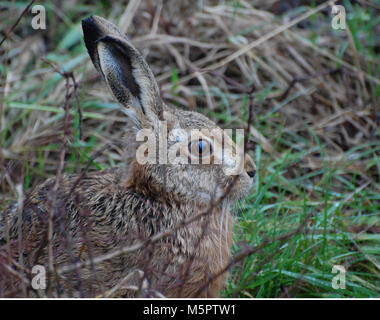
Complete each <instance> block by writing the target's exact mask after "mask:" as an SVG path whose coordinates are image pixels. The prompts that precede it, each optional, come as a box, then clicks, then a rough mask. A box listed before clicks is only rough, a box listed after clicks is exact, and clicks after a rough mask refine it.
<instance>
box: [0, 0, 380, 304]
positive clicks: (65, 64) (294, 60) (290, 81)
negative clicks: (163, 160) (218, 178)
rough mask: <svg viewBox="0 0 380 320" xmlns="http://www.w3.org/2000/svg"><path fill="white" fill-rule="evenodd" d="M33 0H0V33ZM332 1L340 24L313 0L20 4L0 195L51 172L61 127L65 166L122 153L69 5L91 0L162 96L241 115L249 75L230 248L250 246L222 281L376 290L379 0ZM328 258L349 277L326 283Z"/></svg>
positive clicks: (0, 89) (6, 79) (2, 51)
mask: <svg viewBox="0 0 380 320" xmlns="http://www.w3.org/2000/svg"><path fill="white" fill-rule="evenodd" d="M28 3H29V2H27V1H0V30H1V33H0V38H3V37H5V36H6V34H7V32H8V30H9V29H10V27H11V26H12V25H14V24H15V22H16V20H17V19H18V17H19V16H20V15H21V14H22V12H23V10H24V9H25V7H26V6H27V5H28ZM336 3H337V4H340V5H343V6H344V7H345V10H346V29H345V30H334V29H333V28H332V26H331V21H332V17H333V16H332V14H331V7H330V6H328V5H326V4H325V2H324V1H317V0H315V1H302V0H290V1H281V0H266V1H264V0H257V1H254V0H252V1H248V0H236V1H232V0H231V1H227V0H226V1H208V0H198V1H174V0H164V1H153V0H141V1H140V0H131V1H79V0H66V1H36V2H35V3H34V4H35V5H36V4H40V5H43V6H44V7H45V8H46V22H47V25H46V30H34V29H33V28H32V26H31V21H32V18H33V14H32V13H31V11H30V10H29V11H28V12H26V14H25V15H24V16H23V17H22V18H21V20H20V21H19V23H18V24H17V25H16V27H15V28H14V30H13V31H12V32H11V33H10V34H9V37H8V38H7V39H6V40H5V41H4V42H3V43H2V45H1V46H0V83H1V85H0V97H1V99H0V175H1V199H0V208H4V207H5V206H7V205H8V204H9V203H10V202H11V201H14V200H15V199H17V197H18V194H17V188H16V186H17V185H20V184H21V185H22V186H23V188H24V191H25V192H28V190H31V189H32V188H33V186H35V185H36V184H38V183H40V182H41V181H43V180H45V179H46V178H47V177H51V176H54V175H55V174H56V171H57V167H58V164H59V156H60V150H61V149H62V143H63V142H62V141H63V136H64V134H65V135H66V138H67V141H68V142H67V146H66V155H65V168H64V170H65V171H66V172H75V173H78V172H80V171H81V170H83V168H85V167H86V165H87V164H88V162H89V159H90V158H91V157H93V156H94V154H96V153H98V154H97V158H96V159H95V161H94V162H93V163H92V165H91V167H90V169H89V170H100V169H102V168H108V167H111V166H116V165H117V166H123V165H124V164H123V152H122V150H121V149H120V147H119V146H117V145H115V144H113V143H112V142H114V141H120V140H121V139H122V136H123V126H124V116H123V114H122V112H121V111H120V110H119V109H118V106H117V104H116V102H115V101H114V100H113V99H112V97H111V96H110V95H109V94H108V92H107V90H106V89H105V87H104V86H103V85H102V83H101V81H100V78H99V77H98V75H97V73H96V71H95V69H94V67H93V66H92V64H91V62H90V59H89V57H88V55H87V52H86V49H85V47H84V44H83V39H82V31H81V26H80V21H81V20H82V19H83V18H84V17H86V16H88V15H90V14H96V15H100V16H102V17H105V18H106V19H109V20H111V21H113V22H114V23H115V24H117V25H118V26H120V27H121V28H122V30H123V31H125V32H126V33H127V34H128V36H129V37H130V38H131V40H132V42H133V43H134V44H135V45H136V47H137V48H138V49H139V50H140V51H141V52H142V53H143V55H144V56H145V57H146V59H147V61H148V63H149V64H150V66H151V67H152V69H153V72H154V74H155V75H156V77H157V79H158V82H159V86H160V90H161V93H162V96H163V97H164V99H165V100H166V102H167V103H168V104H171V105H175V106H177V107H180V108H185V109H195V110H198V111H199V112H202V113H204V114H205V115H207V116H208V117H210V118H211V119H213V120H215V121H216V122H217V123H218V124H219V125H220V126H221V127H224V128H244V127H245V126H246V123H247V120H248V116H249V115H248V113H249V112H248V111H249V101H250V97H249V94H248V88H254V91H253V94H252V96H251V97H252V98H253V111H254V112H253V117H252V123H251V130H250V137H249V139H250V140H249V144H248V147H249V150H248V152H249V153H250V154H251V155H252V157H253V158H254V159H255V160H256V163H257V166H258V171H257V175H256V182H255V186H254V187H253V189H252V192H251V194H250V195H249V196H248V197H247V198H246V199H244V200H243V201H241V202H239V203H238V204H237V205H236V207H235V208H234V215H235V217H236V222H237V223H236V226H235V230H234V232H235V236H234V237H235V245H234V252H235V253H238V252H239V251H240V250H243V249H244V247H245V245H249V246H257V247H258V248H260V249H258V250H257V252H255V253H254V254H252V255H250V256H248V257H246V258H245V259H243V260H242V261H240V262H239V263H238V264H236V265H235V266H234V268H233V269H232V270H231V277H230V280H229V282H228V285H227V287H226V289H225V291H224V292H223V296H225V297H379V296H380V159H379V155H380V139H379V137H380V130H379V125H380V109H379V104H380V78H379V76H380V59H379V57H380V14H379V13H380V2H379V1H378V0H361V1H359V0H357V1H348V0H346V1H339V2H336ZM300 17H302V18H300ZM268 35H269V36H268ZM205 69H206V70H205ZM57 71H59V72H57ZM62 72H72V74H73V75H74V77H75V81H76V82H75V83H76V84H77V86H78V87H77V88H75V87H74V86H73V85H74V82H73V81H71V80H70V81H69V82H68V81H67V79H66V78H65V77H64V76H62V74H60V73H62ZM67 93H68V94H69V101H70V104H69V106H68V107H69V111H70V117H69V126H68V127H67V128H66V130H64V129H65V128H64V125H63V124H64V115H65V112H64V106H65V101H66V96H67ZM79 111H81V112H79ZM64 131H65V133H64ZM107 144H109V145H111V147H110V148H107V149H102V148H103V147H104V146H105V145H107ZM99 150H101V152H99ZM306 217H308V220H307V221H306V224H305V225H304V226H303V227H302V228H299V226H300V224H301V223H302V221H304V219H305V218H306ZM291 232H293V233H291ZM287 234H289V236H287V237H285V238H284V240H276V238H278V237H279V236H281V235H287ZM334 265H340V266H344V267H345V269H346V270H347V273H346V287H345V289H333V288H332V285H331V282H332V279H333V277H334V276H336V274H334V273H332V268H333V266H334ZM0 276H1V275H0Z"/></svg>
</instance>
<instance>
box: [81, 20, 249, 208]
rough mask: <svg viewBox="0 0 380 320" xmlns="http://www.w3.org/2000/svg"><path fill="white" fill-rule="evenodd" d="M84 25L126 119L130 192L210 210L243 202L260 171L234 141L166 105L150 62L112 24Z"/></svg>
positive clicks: (94, 55)
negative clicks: (221, 202) (211, 204)
mask: <svg viewBox="0 0 380 320" xmlns="http://www.w3.org/2000/svg"><path fill="white" fill-rule="evenodd" d="M82 26H83V33H84V39H85V43H86V47H87V49H88V52H89V55H90V57H91V59H92V62H93V63H94V65H95V67H96V69H97V70H98V72H99V73H100V75H101V77H102V78H103V80H104V81H105V83H106V84H107V86H108V88H109V89H110V90H111V92H112V94H113V95H114V97H115V98H116V99H117V101H118V102H119V103H120V104H121V106H122V107H123V110H124V111H125V113H126V115H127V118H128V128H127V135H126V138H125V145H126V150H127V151H126V152H127V153H129V158H130V155H131V153H132V154H133V158H132V160H129V161H127V168H128V169H129V170H127V171H129V172H130V174H129V175H128V178H126V185H128V186H131V187H132V186H133V187H135V188H136V189H139V191H141V192H144V193H146V194H148V193H151V194H152V193H153V194H156V195H157V194H159V195H160V194H163V193H164V194H166V195H167V196H168V197H171V198H172V199H173V200H179V201H189V202H193V201H195V202H197V203H204V204H206V203H209V201H210V200H212V199H213V200H215V201H216V200H217V199H218V197H220V196H223V195H225V194H226V193H227V191H228V195H225V197H224V198H225V199H226V200H234V199H237V198H240V197H242V196H244V195H245V194H246V193H247V192H248V190H249V188H250V187H251V180H252V177H253V175H254V173H255V164H254V163H253V161H252V159H251V158H250V157H249V156H248V155H246V156H244V155H243V152H242V148H241V147H239V146H238V145H237V144H235V143H234V142H233V141H232V139H231V138H230V134H227V133H228V132H227V133H226V132H225V131H224V130H222V129H221V128H219V127H218V126H217V125H216V124H215V123H214V122H212V121H211V120H209V119H208V118H206V117H205V116H203V115H201V114H199V113H197V112H191V111H184V110H179V109H176V108H170V107H168V106H167V105H165V103H164V102H163V101H162V99H161V97H160V93H159V89H158V85H157V82H156V80H155V78H154V75H153V73H152V71H151V70H150V68H149V66H148V65H147V63H146V62H145V60H144V58H143V57H142V55H141V54H140V53H139V52H138V51H137V50H136V48H135V47H134V46H133V45H132V44H131V43H130V41H129V40H128V38H127V37H126V36H124V35H122V34H121V33H120V31H119V30H118V29H117V28H116V27H115V26H114V25H113V24H111V23H110V22H108V21H106V20H104V19H103V18H100V17H97V16H91V17H89V18H87V19H85V20H83V22H82Z"/></svg>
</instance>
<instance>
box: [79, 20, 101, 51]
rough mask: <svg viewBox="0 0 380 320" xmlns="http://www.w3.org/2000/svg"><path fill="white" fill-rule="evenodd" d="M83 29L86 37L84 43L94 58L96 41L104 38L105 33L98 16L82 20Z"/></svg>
mask: <svg viewBox="0 0 380 320" xmlns="http://www.w3.org/2000/svg"><path fill="white" fill-rule="evenodd" d="M82 29H83V36H84V43H85V44H86V47H87V50H88V52H89V53H90V56H91V57H92V55H93V53H94V50H95V46H96V41H98V40H99V39H100V38H102V37H104V31H103V30H102V28H101V26H100V25H99V23H98V21H97V20H96V16H89V17H87V18H86V19H83V20H82Z"/></svg>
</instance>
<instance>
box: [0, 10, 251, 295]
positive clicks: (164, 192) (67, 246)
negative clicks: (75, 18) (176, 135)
mask: <svg viewBox="0 0 380 320" xmlns="http://www.w3.org/2000/svg"><path fill="white" fill-rule="evenodd" d="M83 29H84V36H85V42H86V45H87V48H88V51H89V54H90V56H91V59H92V61H93V62H94V65H95V67H96V68H97V70H98V71H99V72H100V74H101V75H102V77H103V79H104V80H105V82H106V83H107V85H108V87H109V88H110V90H111V91H112V92H113V94H114V95H115V97H116V99H117V100H118V101H119V102H120V104H121V105H122V107H123V108H126V112H127V114H128V117H129V120H130V124H129V125H128V127H127V128H126V138H125V141H124V143H125V150H126V168H112V169H109V170H103V171H100V172H95V173H87V174H85V175H83V176H77V175H64V176H63V177H62V181H60V183H59V188H58V190H57V191H54V185H55V180H54V178H52V179H49V180H47V181H46V182H45V183H43V184H42V185H40V186H38V187H37V188H36V189H35V190H34V191H33V192H31V193H30V194H29V195H28V197H27V200H26V202H25V204H24V208H23V212H22V221H19V219H18V214H17V210H18V209H17V206H12V207H11V208H9V210H8V211H7V212H6V215H7V221H8V222H9V227H10V230H9V237H10V239H11V243H10V245H11V247H12V250H13V252H14V257H15V258H17V256H18V255H17V252H18V241H17V238H18V230H19V226H20V223H21V224H22V228H23V239H22V240H23V242H22V243H23V245H24V246H23V248H22V250H23V256H24V257H25V261H24V264H25V266H26V267H27V268H31V267H32V266H33V265H35V264H42V265H44V266H46V267H47V266H48V251H47V250H48V241H47V239H48V233H47V231H48V222H49V215H52V216H53V239H52V244H53V258H54V263H55V265H56V266H58V267H59V266H64V265H70V264H72V263H75V262H78V261H87V260H89V259H90V260H91V259H92V258H94V257H99V256H101V255H103V254H106V253H108V252H111V251H113V250H115V249H117V248H120V247H125V246H129V245H133V244H136V243H139V242H141V241H147V240H148V239H149V238H150V237H152V236H153V235H157V234H159V233H160V232H163V231H166V230H170V229H172V228H175V227H176V226H178V225H180V223H181V222H182V221H184V220H185V219H189V218H191V217H194V216H195V215H197V214H199V213H201V212H207V211H208V210H209V206H210V203H211V201H216V200H218V196H219V197H220V196H221V195H223V192H224V191H225V190H226V189H227V188H228V185H229V183H231V181H232V180H233V178H232V177H230V176H227V175H225V174H224V172H223V165H219V164H213V163H211V164H209V165H205V164H198V165H190V164H187V165H185V164H178V165H170V164H169V165H158V164H144V165H143V164H140V163H138V162H137V160H136V159H135V151H136V148H137V147H138V146H139V144H138V143H137V142H136V141H135V138H134V137H135V134H136V132H137V130H138V129H141V128H150V129H152V130H153V131H155V132H156V134H157V130H158V128H157V123H158V121H159V119H164V120H166V121H167V122H168V127H169V128H181V129H183V130H185V131H186V132H189V130H191V129H202V128H207V129H217V130H221V129H219V128H218V127H217V126H216V125H215V123H213V122H212V121H210V120H209V119H207V118H206V117H204V116H203V115H201V114H199V113H196V112H188V111H183V110H177V109H172V108H169V107H168V106H166V105H165V104H164V103H163V102H162V100H161V98H160V96H159V93H158V86H157V83H156V81H155V79H154V76H153V74H152V72H151V70H150V69H149V67H148V65H147V64H146V62H145V60H144V59H143V57H142V56H141V55H140V54H139V53H138V51H137V50H136V49H135V48H134V47H133V46H132V44H130V42H129V41H128V39H127V38H126V37H125V36H123V35H121V34H120V32H119V31H118V30H117V28H116V27H115V26H113V25H112V24H110V23H109V22H107V21H106V20H104V19H102V18H100V17H90V18H88V19H86V20H85V21H84V22H83ZM204 137H205V138H207V136H204ZM225 143H230V144H233V142H232V140H228V141H227V140H226V141H225ZM233 145H234V144H233ZM234 148H238V147H237V146H235V145H234ZM254 169H255V167H254V163H253V161H252V160H251V159H250V158H249V157H247V158H246V160H245V171H243V172H242V173H241V174H240V175H239V176H238V178H237V179H236V181H235V184H234V185H233V187H232V188H231V190H230V191H231V192H230V193H228V194H227V195H225V197H224V198H223V199H222V200H220V201H219V202H218V204H217V205H215V206H214V207H213V209H212V210H211V211H210V212H209V214H208V215H206V216H204V217H202V218H201V219H199V220H195V221H193V222H191V223H190V224H187V225H185V226H183V227H182V228H178V229H176V230H175V231H173V232H172V234H171V235H170V236H168V237H164V238H162V239H160V240H159V241H157V242H156V243H153V244H149V243H148V244H147V245H146V246H145V247H144V248H141V249H139V250H136V251H134V252H131V253H128V254H122V255H118V256H116V257H113V258H111V259H107V260H105V261H102V262H101V263H98V264H96V265H90V266H85V267H81V268H78V269H76V270H74V271H70V272H67V273H66V274H63V275H62V277H60V276H58V277H57V276H55V275H54V274H49V279H48V281H49V286H50V289H49V293H50V295H53V296H78V295H83V296H96V295H99V294H101V293H104V292H105V291H106V290H110V289H112V288H113V287H115V286H117V285H118V284H120V281H122V280H123V279H125V277H127V276H128V275H131V276H130V277H128V281H127V283H124V284H123V285H122V286H120V288H119V289H118V290H116V291H115V292H114V294H113V296H127V297H133V296H135V295H136V290H135V289H136V288H132V286H133V285H135V286H137V287H139V286H140V285H141V281H140V279H139V276H138V273H137V272H136V271H142V273H143V274H144V281H145V280H147V281H145V282H144V281H143V284H144V285H143V286H142V287H140V290H138V292H140V295H148V296H149V295H152V294H154V293H155V292H156V293H157V292H160V293H161V294H163V295H165V296H167V297H178V296H182V297H193V296H195V294H196V293H197V292H198V291H199V290H200V288H202V287H203V286H204V284H205V283H207V281H208V280H209V279H210V278H212V277H213V276H214V275H215V274H216V273H218V272H219V271H220V270H221V269H222V268H223V267H224V266H225V265H226V264H227V263H228V261H229V259H230V247H231V244H232V223H233V221H232V220H233V218H232V216H231V214H230V212H229V206H230V204H231V203H232V202H233V201H235V200H236V199H238V198H241V197H242V196H244V195H245V194H247V192H248V190H249V188H250V186H251V179H250V177H249V176H248V174H247V172H252V171H254ZM218 193H219V195H218ZM6 239H7V235H6V228H5V216H4V215H1V216H0V241H1V240H3V241H5V240H6ZM4 248H6V245H5V246H4ZM140 274H141V272H140ZM226 277H227V275H226V274H223V275H222V276H220V277H217V278H216V279H214V280H213V281H211V283H210V285H209V286H208V287H207V289H206V290H204V291H203V292H202V293H201V296H203V297H217V296H218V295H219V292H220V290H221V288H222V287H223V285H224V283H225V280H226ZM74 280H75V281H74Z"/></svg>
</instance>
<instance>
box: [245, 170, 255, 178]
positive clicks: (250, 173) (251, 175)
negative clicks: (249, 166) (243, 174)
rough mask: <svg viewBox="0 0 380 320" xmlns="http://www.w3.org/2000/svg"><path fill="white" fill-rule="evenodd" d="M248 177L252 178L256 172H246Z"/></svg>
mask: <svg viewBox="0 0 380 320" xmlns="http://www.w3.org/2000/svg"><path fill="white" fill-rule="evenodd" d="M247 173H248V175H249V177H250V178H253V177H254V176H255V174H256V170H252V171H247Z"/></svg>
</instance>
